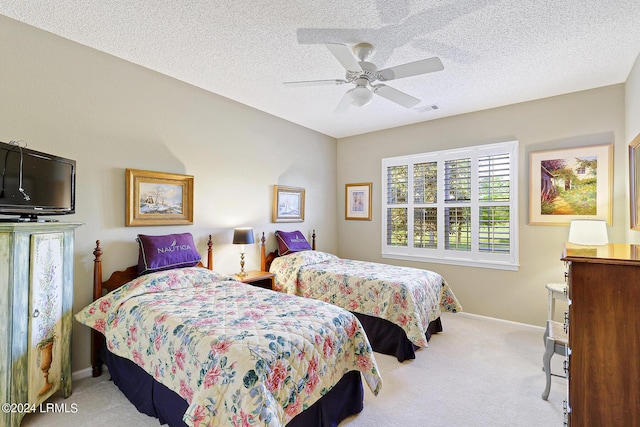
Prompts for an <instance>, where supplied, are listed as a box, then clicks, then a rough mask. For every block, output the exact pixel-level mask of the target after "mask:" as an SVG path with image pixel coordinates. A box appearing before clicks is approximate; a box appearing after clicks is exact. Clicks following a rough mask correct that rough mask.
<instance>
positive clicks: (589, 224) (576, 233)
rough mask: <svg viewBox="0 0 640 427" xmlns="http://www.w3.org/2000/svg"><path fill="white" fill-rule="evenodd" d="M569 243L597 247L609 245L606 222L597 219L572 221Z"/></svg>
mask: <svg viewBox="0 0 640 427" xmlns="http://www.w3.org/2000/svg"><path fill="white" fill-rule="evenodd" d="M568 242H569V243H573V244H574V245H584V246H598V245H606V244H607V243H609V236H607V222H606V221H604V220H599V219H574V220H572V221H571V226H570V227H569V239H568Z"/></svg>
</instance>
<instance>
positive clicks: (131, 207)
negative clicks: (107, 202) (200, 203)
mask: <svg viewBox="0 0 640 427" xmlns="http://www.w3.org/2000/svg"><path fill="white" fill-rule="evenodd" d="M126 186H127V200H126V218H125V225H126V226H141V225H184V224H193V176H191V175H179V174H173V173H164V172H153V171H145V170H139V169H127V170H126Z"/></svg>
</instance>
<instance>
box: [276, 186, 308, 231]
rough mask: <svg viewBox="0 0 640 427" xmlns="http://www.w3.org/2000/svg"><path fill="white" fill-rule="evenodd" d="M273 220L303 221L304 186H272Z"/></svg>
mask: <svg viewBox="0 0 640 427" xmlns="http://www.w3.org/2000/svg"><path fill="white" fill-rule="evenodd" d="M272 221H273V222H302V221H304V188H299V187H285V186H284V185H274V186H273V216H272Z"/></svg>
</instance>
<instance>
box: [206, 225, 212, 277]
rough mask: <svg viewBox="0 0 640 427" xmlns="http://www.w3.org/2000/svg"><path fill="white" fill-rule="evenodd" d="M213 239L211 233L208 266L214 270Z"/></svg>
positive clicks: (208, 245) (208, 246) (208, 243)
mask: <svg viewBox="0 0 640 427" xmlns="http://www.w3.org/2000/svg"><path fill="white" fill-rule="evenodd" d="M212 248H213V241H212V240H211V234H209V241H208V242H207V268H208V269H209V270H213V249H212Z"/></svg>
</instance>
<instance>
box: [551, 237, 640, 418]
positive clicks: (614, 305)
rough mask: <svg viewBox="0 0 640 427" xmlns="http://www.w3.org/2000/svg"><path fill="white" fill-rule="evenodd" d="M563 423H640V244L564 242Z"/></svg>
mask: <svg viewBox="0 0 640 427" xmlns="http://www.w3.org/2000/svg"><path fill="white" fill-rule="evenodd" d="M562 260H563V261H565V262H567V264H568V270H569V278H568V294H569V295H568V296H569V315H568V318H567V320H566V323H567V324H568V331H569V357H568V358H569V363H568V374H569V377H568V378H569V381H568V389H569V395H568V401H567V405H566V406H567V408H566V412H567V417H566V421H567V424H568V425H570V426H573V427H580V426H638V425H640V246H638V245H627V244H608V245H601V246H595V247H591V248H589V247H584V246H572V245H570V244H567V246H566V247H565V250H564V254H563V258H562Z"/></svg>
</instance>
